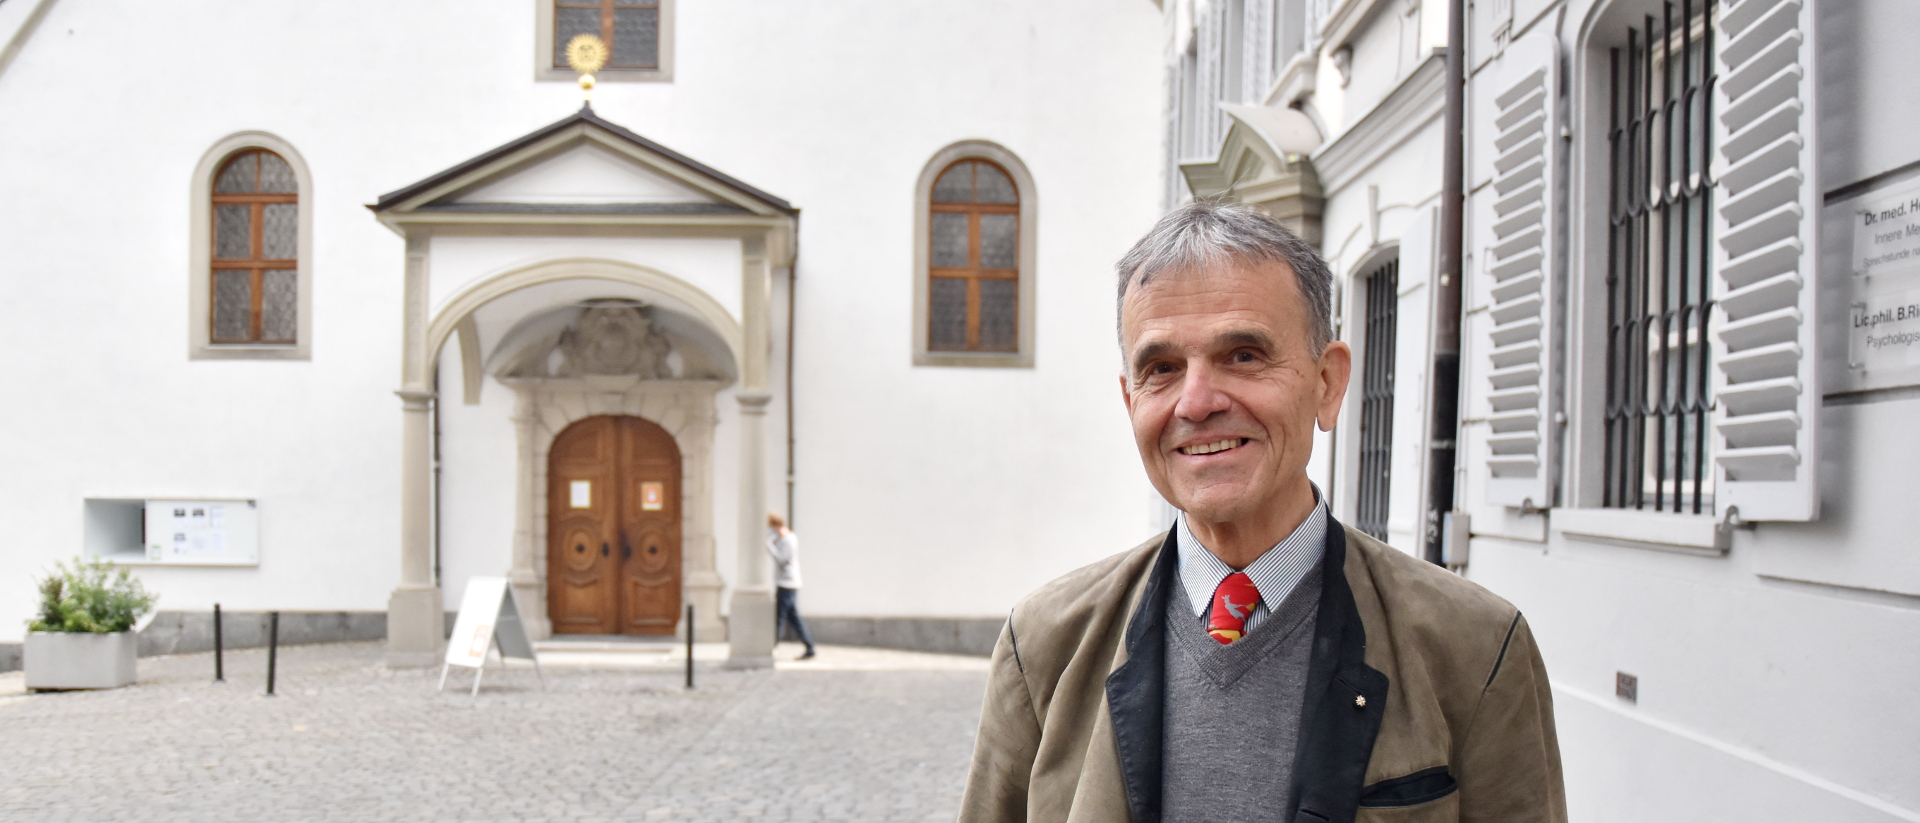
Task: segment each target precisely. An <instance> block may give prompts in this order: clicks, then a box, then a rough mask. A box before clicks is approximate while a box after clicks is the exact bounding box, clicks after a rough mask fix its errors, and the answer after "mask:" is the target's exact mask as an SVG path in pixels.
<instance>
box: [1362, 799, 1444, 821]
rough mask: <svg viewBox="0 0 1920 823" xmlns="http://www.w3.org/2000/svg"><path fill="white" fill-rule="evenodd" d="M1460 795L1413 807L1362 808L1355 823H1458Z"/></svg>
mask: <svg viewBox="0 0 1920 823" xmlns="http://www.w3.org/2000/svg"><path fill="white" fill-rule="evenodd" d="M1459 820H1460V793H1459V792H1449V793H1448V794H1446V795H1445V796H1443V797H1441V798H1439V799H1438V800H1429V801H1427V802H1425V803H1419V804H1415V805H1412V806H1361V807H1360V811H1359V813H1358V814H1355V815H1354V817H1353V823H1458V821H1459Z"/></svg>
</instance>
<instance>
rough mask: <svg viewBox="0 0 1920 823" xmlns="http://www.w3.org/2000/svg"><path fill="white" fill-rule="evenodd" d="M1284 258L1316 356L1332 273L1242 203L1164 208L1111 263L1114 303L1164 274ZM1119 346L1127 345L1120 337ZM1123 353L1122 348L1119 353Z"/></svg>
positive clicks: (1326, 337) (1294, 238) (1328, 310)
mask: <svg viewBox="0 0 1920 823" xmlns="http://www.w3.org/2000/svg"><path fill="white" fill-rule="evenodd" d="M1229 261H1232V262H1242V263H1268V262H1271V263H1285V264H1286V265H1287V267H1288V268H1290V269H1293V282H1294V283H1295V284H1296V285H1298V286H1299V287H1300V297H1301V299H1303V300H1305V301H1306V304H1307V316H1308V317H1309V318H1311V319H1312V322H1313V325H1312V327H1311V328H1309V329H1308V330H1307V335H1308V336H1307V339H1308V342H1309V345H1310V346H1311V347H1312V349H1313V356H1314V357H1316V358H1318V357H1319V356H1320V355H1321V354H1322V353H1323V352H1325V351H1326V350H1327V344H1328V343H1331V342H1333V272H1332V271H1331V270H1329V269H1328V268H1327V262H1326V261H1325V260H1322V259H1320V255H1319V254H1318V253H1316V252H1314V250H1313V247H1312V246H1309V245H1307V241H1305V240H1302V239H1300V235H1297V234H1294V233H1293V230H1291V229H1288V228H1287V227H1286V226H1283V225H1281V224H1280V221H1278V220H1275V219H1273V218H1271V217H1268V216H1267V215H1265V214H1263V213H1261V212H1260V211H1259V210H1257V209H1254V208H1253V207H1251V206H1247V205H1245V204H1242V203H1234V202H1231V201H1227V200H1218V199H1196V200H1194V201H1193V202H1191V203H1188V204H1186V205H1184V206H1181V207H1180V208H1177V209H1174V210H1173V211H1170V212H1168V213H1167V215H1166V216H1165V217H1162V218H1160V222H1158V223H1155V224H1154V226H1153V229H1152V230H1151V231H1149V232H1147V236H1145V237H1142V238H1140V242H1138V243H1135V244H1133V248H1132V249H1131V250H1129V251H1128V252H1127V256H1125V257H1122V258H1120V262H1119V263H1118V264H1116V265H1115V266H1114V270H1115V273H1116V274H1117V275H1118V276H1119V280H1120V290H1119V291H1120V293H1119V295H1118V296H1117V297H1116V298H1115V299H1114V304H1115V308H1116V309H1118V308H1119V307H1120V306H1122V305H1124V304H1125V303H1126V300H1127V289H1128V288H1130V287H1131V286H1133V285H1135V284H1138V285H1142V286H1144V285H1146V284H1147V283H1148V282H1149V281H1151V280H1152V279H1153V278H1155V277H1157V276H1159V275H1161V274H1164V273H1181V272H1193V271H1198V270H1200V269H1204V268H1207V267H1209V266H1215V265H1219V264H1220V263H1223V262H1229ZM1121 345H1123V346H1124V345H1126V341H1125V340H1124V339H1122V340H1121ZM1124 356H1125V353H1124V352H1123V353H1122V357H1124Z"/></svg>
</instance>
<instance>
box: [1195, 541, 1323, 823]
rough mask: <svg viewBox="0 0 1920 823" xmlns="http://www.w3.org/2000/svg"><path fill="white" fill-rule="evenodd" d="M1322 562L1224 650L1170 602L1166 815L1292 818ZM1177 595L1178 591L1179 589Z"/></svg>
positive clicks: (1198, 822) (1248, 820)
mask: <svg viewBox="0 0 1920 823" xmlns="http://www.w3.org/2000/svg"><path fill="white" fill-rule="evenodd" d="M1320 575H1321V568H1320V564H1318V563H1316V564H1314V567H1313V570H1312V571H1309V572H1308V573H1307V576H1306V577H1304V578H1302V579H1301V580H1300V583H1299V585H1297V586H1295V587H1294V590H1293V592H1292V593H1291V594H1288V595H1287V598H1286V599H1285V600H1283V601H1281V603H1280V608H1278V609H1276V610H1275V611H1274V613H1273V614H1272V615H1270V616H1269V617H1268V618H1267V619H1266V620H1265V621H1264V622H1262V623H1261V624H1260V626H1259V627H1258V628H1257V629H1256V630H1254V631H1252V632H1249V633H1248V634H1247V636H1246V637H1244V638H1242V639H1240V640H1239V641H1237V642H1235V643H1233V644H1232V645H1228V646H1222V645H1220V643H1219V642H1218V641H1216V640H1214V639H1213V638H1212V637H1209V636H1208V635H1207V626H1206V617H1205V615H1202V616H1201V618H1200V619H1199V620H1195V619H1194V616H1193V609H1192V608H1191V606H1190V604H1188V603H1187V602H1186V599H1185V598H1183V597H1168V598H1167V614H1166V621H1167V631H1166V652H1167V654H1166V678H1167V681H1166V697H1165V700H1166V705H1165V709H1166V715H1165V726H1163V727H1162V728H1163V730H1162V732H1161V738H1160V740H1161V748H1162V752H1163V759H1162V761H1161V763H1162V765H1161V819H1162V820H1164V821H1166V823H1187V821H1192V823H1213V821H1221V820H1231V821H1234V823H1254V821H1265V820H1274V821H1278V820H1283V819H1284V818H1285V816H1286V813H1287V809H1288V807H1289V806H1291V805H1292V802H1293V797H1292V791H1293V756H1294V749H1295V747H1296V745H1297V744H1298V742H1299V737H1300V710H1301V705H1302V702H1303V701H1304V699H1305V694H1306V684H1307V663H1308V660H1309V658H1310V656H1311V652H1312V651H1313V627H1314V622H1315V615H1316V613H1317V612H1318V611H1319V605H1320ZM1174 588H1175V592H1176V593H1177V592H1178V591H1179V587H1178V586H1176V587H1174Z"/></svg>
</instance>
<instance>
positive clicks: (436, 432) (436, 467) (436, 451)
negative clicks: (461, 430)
mask: <svg viewBox="0 0 1920 823" xmlns="http://www.w3.org/2000/svg"><path fill="white" fill-rule="evenodd" d="M436 359H437V358H436ZM428 527H429V528H431V529H433V585H435V586H439V585H440V367H439V364H438V363H436V364H435V365H434V369H433V522H432V523H431V524H429V526H428Z"/></svg>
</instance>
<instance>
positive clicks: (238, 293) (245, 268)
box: [209, 149, 300, 344]
mask: <svg viewBox="0 0 1920 823" xmlns="http://www.w3.org/2000/svg"><path fill="white" fill-rule="evenodd" d="M299 240H300V182H299V180H298V179H297V178H296V177H295V176H294V173H293V167H292V166H289V165H287V161H286V160H285V159H283V158H281V157H280V155H278V154H274V153H273V152H270V151H267V150H266V149H248V150H245V151H241V152H238V153H236V154H234V155H233V156H232V157H230V158H228V159H227V162H226V164H225V165H224V166H222V167H221V168H220V173H219V174H218V175H216V176H215V177H214V182H213V262H212V267H213V271H212V278H211V280H212V288H213V294H212V304H213V311H212V312H211V317H210V319H209V322H210V323H211V324H212V328H211V335H210V338H211V340H212V342H213V343H216V344H219V343H293V342H295V341H296V340H297V339H298V337H299V311H300V243H299Z"/></svg>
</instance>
